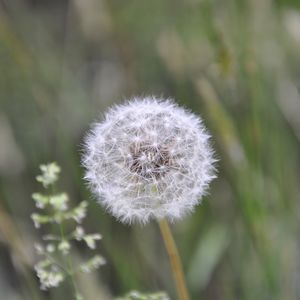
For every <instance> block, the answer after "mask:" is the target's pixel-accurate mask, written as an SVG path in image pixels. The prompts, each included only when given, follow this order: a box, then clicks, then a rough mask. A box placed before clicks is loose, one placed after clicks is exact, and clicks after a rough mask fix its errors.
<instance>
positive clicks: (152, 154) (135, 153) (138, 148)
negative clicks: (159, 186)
mask: <svg viewBox="0 0 300 300" xmlns="http://www.w3.org/2000/svg"><path fill="white" fill-rule="evenodd" d="M129 151H130V154H131V155H130V159H128V162H127V165H128V167H129V169H130V171H131V172H133V173H135V174H137V175H139V176H141V177H142V178H144V179H151V178H152V179H159V178H161V177H162V176H164V175H165V174H166V173H167V172H168V171H169V170H170V168H171V167H172V164H173V163H172V158H171V153H170V151H169V149H168V147H166V146H163V145H152V144H150V143H147V142H146V143H134V144H132V145H131V146H130V147H129Z"/></svg>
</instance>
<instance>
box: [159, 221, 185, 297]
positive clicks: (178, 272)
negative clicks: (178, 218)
mask: <svg viewBox="0 0 300 300" xmlns="http://www.w3.org/2000/svg"><path fill="white" fill-rule="evenodd" d="M158 224H159V228H160V232H161V234H162V237H163V240H164V244H165V247H166V250H167V253H168V256H169V260H170V264H171V268H172V271H173V276H174V280H175V283H176V289H177V293H178V298H179V299H180V300H189V299H190V297H189V293H188V290H187V287H186V282H185V276H184V273H183V269H182V263H181V260H180V256H179V253H178V250H177V247H176V244H175V241H174V238H173V235H172V231H171V229H170V226H169V223H168V221H167V220H166V219H161V220H159V221H158Z"/></svg>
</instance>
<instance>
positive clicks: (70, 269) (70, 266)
mask: <svg viewBox="0 0 300 300" xmlns="http://www.w3.org/2000/svg"><path fill="white" fill-rule="evenodd" d="M59 228H60V234H61V239H62V241H64V240H65V233H64V227H63V225H62V224H61V223H60V225H59ZM67 256H68V257H67V265H68V267H67V273H68V275H69V277H70V279H71V285H72V289H73V291H74V296H75V300H81V299H82V298H81V296H80V294H79V292H78V287H77V284H76V281H75V278H74V272H73V262H72V259H71V256H70V255H67Z"/></svg>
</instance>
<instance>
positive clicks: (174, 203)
mask: <svg viewBox="0 0 300 300" xmlns="http://www.w3.org/2000/svg"><path fill="white" fill-rule="evenodd" d="M209 138H210V136H209V134H208V133H207V131H206V129H205V127H204V126H203V124H202V120H201V119H200V118H199V117H197V116H195V115H194V114H192V113H190V112H188V111H187V110H185V109H183V108H181V107H179V106H178V105H176V104H175V103H174V102H172V101H169V100H166V101H165V100H162V99H156V98H154V97H146V98H144V99H139V98H136V99H133V100H132V101H128V102H126V103H125V104H123V105H117V106H115V107H113V108H111V109H110V110H109V111H108V112H107V113H106V115H105V119H104V121H103V122H100V123H95V124H94V125H93V126H92V129H91V131H90V132H89V134H88V135H87V137H86V139H85V153H84V156H83V159H82V163H83V165H84V167H85V168H86V175H85V178H86V180H87V181H88V183H89V184H90V186H91V188H92V190H93V191H94V193H95V194H96V196H97V198H98V199H99V201H100V202H101V203H102V204H103V205H104V207H106V208H107V209H108V210H109V212H111V213H112V215H114V216H115V217H116V218H117V219H119V220H120V221H122V222H124V223H131V222H134V221H138V222H141V223H146V222H148V221H149V220H150V219H161V218H168V219H169V220H171V221H173V220H174V219H179V218H181V217H183V216H184V215H186V214H187V213H188V212H190V211H192V210H193V209H194V207H195V205H197V204H198V203H199V202H200V201H201V197H202V196H203V195H204V194H205V193H206V191H207V188H208V185H209V183H210V182H211V180H212V179H213V178H215V168H214V162H215V160H214V158H213V150H212V148H211V146H210V144H209Z"/></svg>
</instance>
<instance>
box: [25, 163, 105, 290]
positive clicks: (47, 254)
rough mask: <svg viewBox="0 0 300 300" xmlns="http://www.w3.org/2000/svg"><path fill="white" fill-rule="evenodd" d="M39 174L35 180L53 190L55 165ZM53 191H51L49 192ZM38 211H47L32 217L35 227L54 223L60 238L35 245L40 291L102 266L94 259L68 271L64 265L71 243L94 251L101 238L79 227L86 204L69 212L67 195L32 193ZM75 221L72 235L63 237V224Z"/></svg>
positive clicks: (49, 237) (56, 173) (52, 237)
mask: <svg viewBox="0 0 300 300" xmlns="http://www.w3.org/2000/svg"><path fill="white" fill-rule="evenodd" d="M40 169H41V171H42V174H41V175H39V176H37V180H38V181H39V182H41V183H42V184H43V186H44V187H45V188H46V189H47V188H49V187H53V186H54V184H55V182H56V181H57V180H58V176H59V173H60V168H59V166H57V164H55V163H50V164H47V165H42V166H41V167H40ZM52 190H53V189H52ZM32 198H33V200H34V201H35V203H36V207H37V208H39V209H42V210H43V209H47V212H49V211H50V213H47V212H46V211H45V213H44V214H39V213H34V214H32V216H31V217H32V219H33V221H34V224H35V227H37V228H38V227H40V226H41V225H42V224H49V223H56V224H58V225H59V226H58V227H59V231H60V234H59V235H58V234H57V235H56V234H47V235H44V236H43V240H44V241H45V243H46V245H45V246H43V245H40V244H36V245H35V248H36V252H37V254H39V255H40V256H43V259H42V260H40V261H39V262H38V263H37V264H36V265H35V270H36V273H37V276H38V278H39V279H40V283H41V289H43V290H44V289H49V288H52V287H57V286H59V284H60V283H61V282H63V281H64V280H65V279H66V278H67V277H68V276H72V274H73V273H75V272H83V273H87V272H91V271H93V270H95V269H97V268H98V267H99V266H101V265H103V264H105V260H104V258H103V257H101V256H99V255H94V256H93V257H92V258H91V259H89V260H88V261H86V262H84V263H82V264H81V265H79V266H78V267H77V268H76V269H74V270H70V269H69V267H70V266H69V265H68V263H64V262H63V261H64V259H63V258H64V256H66V255H71V253H70V252H71V242H72V241H83V242H85V244H86V245H87V247H88V248H90V249H92V250H94V249H96V241H98V240H100V239H101V238H102V236H101V235H100V234H98V233H94V234H86V233H85V231H84V229H83V227H82V226H80V225H79V224H80V223H81V222H82V220H83V219H84V218H85V216H86V211H87V202H86V201H82V202H81V203H80V204H79V205H78V206H77V207H75V208H73V209H70V208H69V206H68V202H69V198H68V195H67V194H66V193H60V194H53V193H52V192H49V193H48V194H41V193H34V194H33V195H32ZM70 220H73V221H75V224H76V225H75V228H74V230H73V231H71V232H69V233H67V234H65V233H64V230H63V223H64V222H66V221H70Z"/></svg>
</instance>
